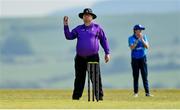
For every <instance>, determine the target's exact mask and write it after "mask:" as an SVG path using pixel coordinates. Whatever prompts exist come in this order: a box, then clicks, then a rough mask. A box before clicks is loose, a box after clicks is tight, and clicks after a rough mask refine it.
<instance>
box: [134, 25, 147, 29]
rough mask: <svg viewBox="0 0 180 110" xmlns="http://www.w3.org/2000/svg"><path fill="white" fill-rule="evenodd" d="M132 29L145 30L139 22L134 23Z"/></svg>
mask: <svg viewBox="0 0 180 110" xmlns="http://www.w3.org/2000/svg"><path fill="white" fill-rule="evenodd" d="M133 29H134V30H145V27H144V26H142V25H140V24H136V25H135V26H134V28H133Z"/></svg>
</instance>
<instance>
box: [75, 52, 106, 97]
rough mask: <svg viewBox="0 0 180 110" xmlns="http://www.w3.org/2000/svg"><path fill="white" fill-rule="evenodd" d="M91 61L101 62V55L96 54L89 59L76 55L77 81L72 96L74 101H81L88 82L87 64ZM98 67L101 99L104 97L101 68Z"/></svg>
mask: <svg viewBox="0 0 180 110" xmlns="http://www.w3.org/2000/svg"><path fill="white" fill-rule="evenodd" d="M90 61H91V62H93V61H95V62H99V55H98V54H95V55H92V56H88V57H82V56H79V55H76V57H75V81H74V91H73V95H72V98H73V99H79V98H80V97H81V96H82V93H83V90H84V85H85V81H86V71H87V63H88V62H90ZM98 67H99V97H103V90H102V81H101V75H100V66H98ZM90 76H91V81H92V75H90Z"/></svg>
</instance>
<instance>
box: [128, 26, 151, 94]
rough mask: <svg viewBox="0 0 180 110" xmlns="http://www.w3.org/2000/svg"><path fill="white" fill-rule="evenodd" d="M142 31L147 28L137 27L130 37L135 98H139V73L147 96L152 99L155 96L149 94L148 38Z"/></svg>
mask: <svg viewBox="0 0 180 110" xmlns="http://www.w3.org/2000/svg"><path fill="white" fill-rule="evenodd" d="M142 30H145V27H144V26H142V25H139V24H138V25H135V26H134V28H133V31H134V34H133V35H132V36H130V37H129V39H128V42H129V47H130V49H131V66H132V71H133V80H134V81H133V82H134V97H138V79H139V71H141V76H142V80H143V85H144V89H145V96H147V97H151V96H153V95H151V94H150V92H149V84H148V69H147V58H146V53H147V52H146V51H147V49H148V48H149V44H148V40H147V36H146V35H143V34H142Z"/></svg>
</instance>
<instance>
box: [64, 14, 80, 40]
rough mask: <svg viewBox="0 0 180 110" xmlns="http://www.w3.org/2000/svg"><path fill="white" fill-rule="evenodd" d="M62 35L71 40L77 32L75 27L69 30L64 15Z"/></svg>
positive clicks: (66, 18)
mask: <svg viewBox="0 0 180 110" xmlns="http://www.w3.org/2000/svg"><path fill="white" fill-rule="evenodd" d="M63 23H64V35H65V37H66V39H67V40H73V39H75V38H76V37H77V32H76V28H75V29H73V30H72V31H71V32H70V30H69V26H68V17H67V16H65V17H64V22H63Z"/></svg>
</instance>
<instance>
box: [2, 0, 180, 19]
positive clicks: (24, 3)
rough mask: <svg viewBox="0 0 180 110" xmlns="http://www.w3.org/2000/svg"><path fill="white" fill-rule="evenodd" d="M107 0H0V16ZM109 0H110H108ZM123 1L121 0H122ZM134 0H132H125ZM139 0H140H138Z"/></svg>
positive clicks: (38, 13) (37, 13)
mask: <svg viewBox="0 0 180 110" xmlns="http://www.w3.org/2000/svg"><path fill="white" fill-rule="evenodd" d="M100 1H107V0H0V17H31V16H44V15H48V14H49V13H53V12H55V11H61V10H65V9H68V8H74V7H91V6H93V4H95V3H97V2H100ZM109 1H110V0H109ZM122 1H123V0H122ZM126 1H134V0H126ZM139 1H141V0H139ZM142 1H155V2H156V1H160V2H165V1H171V2H172V1H176V2H177V1H178V2H177V3H178V4H179V6H180V0H142Z"/></svg>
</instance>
